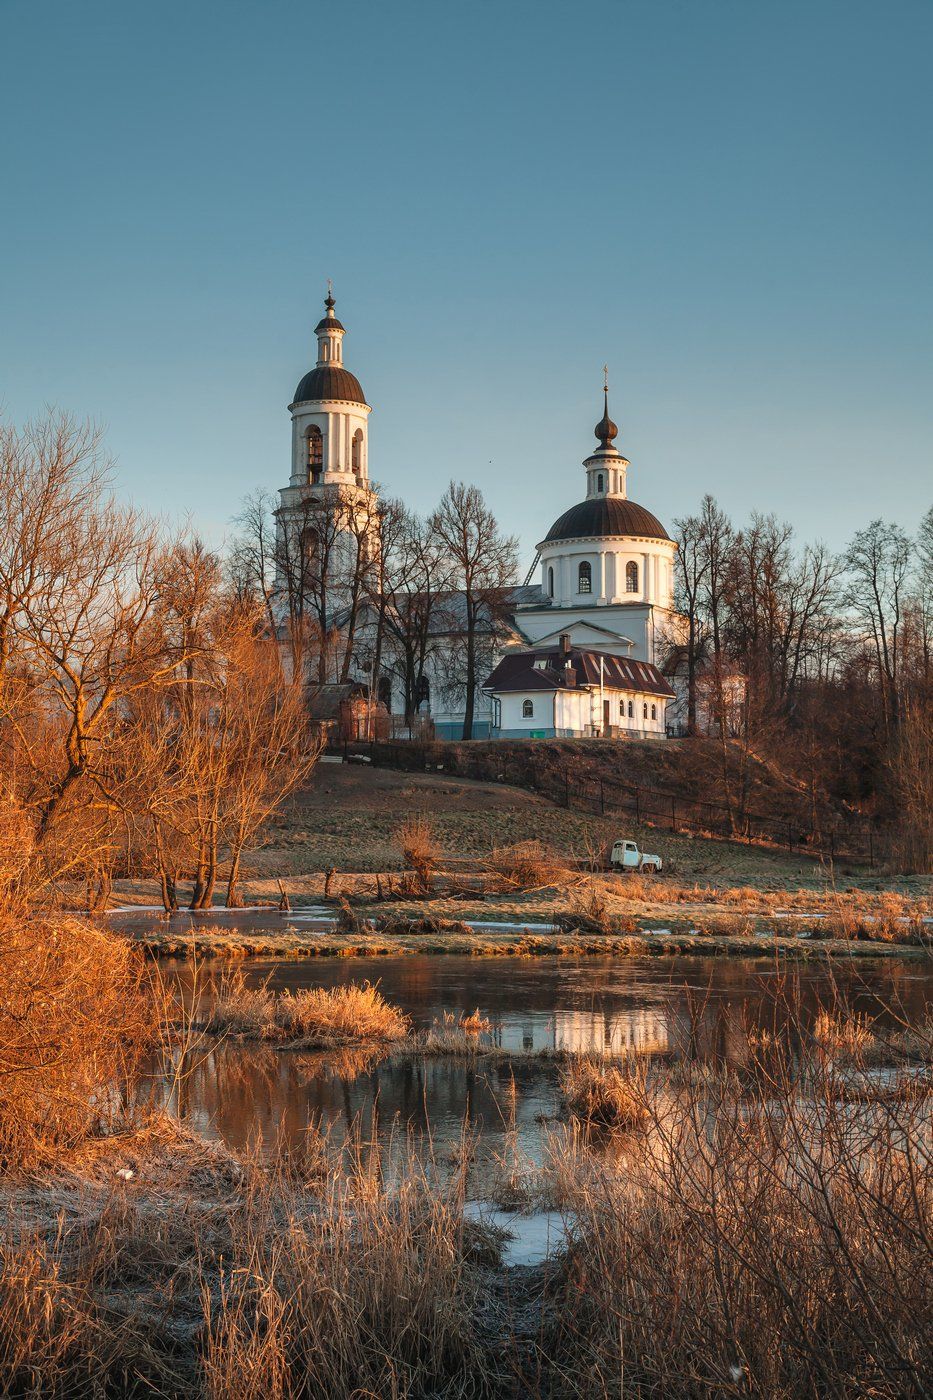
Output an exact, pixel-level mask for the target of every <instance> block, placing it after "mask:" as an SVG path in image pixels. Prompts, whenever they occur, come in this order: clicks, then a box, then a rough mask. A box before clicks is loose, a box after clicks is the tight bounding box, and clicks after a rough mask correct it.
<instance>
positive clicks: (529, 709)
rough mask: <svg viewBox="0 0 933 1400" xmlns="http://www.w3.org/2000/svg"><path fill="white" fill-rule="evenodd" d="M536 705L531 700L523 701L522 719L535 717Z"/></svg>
mask: <svg viewBox="0 0 933 1400" xmlns="http://www.w3.org/2000/svg"><path fill="white" fill-rule="evenodd" d="M534 717H535V707H534V705H533V703H532V702H531V701H530V700H523V701H522V719H534Z"/></svg>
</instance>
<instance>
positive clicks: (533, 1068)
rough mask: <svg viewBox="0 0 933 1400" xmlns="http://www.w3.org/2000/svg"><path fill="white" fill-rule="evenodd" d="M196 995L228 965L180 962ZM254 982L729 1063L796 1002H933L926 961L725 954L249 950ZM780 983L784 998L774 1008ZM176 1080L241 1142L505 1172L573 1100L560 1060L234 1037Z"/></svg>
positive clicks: (877, 1008) (597, 1047) (528, 1038)
mask: <svg viewBox="0 0 933 1400" xmlns="http://www.w3.org/2000/svg"><path fill="white" fill-rule="evenodd" d="M164 966H165V968H166V970H167V972H168V974H169V975H170V976H172V977H173V978H175V979H177V982H178V985H179V988H180V989H181V991H182V994H183V995H184V996H185V997H186V999H189V1000H190V998H191V996H192V995H193V994H197V995H201V996H204V997H209V996H210V995H211V987H212V984H213V982H214V980H215V979H216V978H217V977H218V976H220V975H222V969H221V968H218V966H217V964H216V963H211V964H209V965H208V968H207V969H206V970H204V969H202V970H201V971H200V972H199V973H198V974H196V975H195V974H194V973H193V972H192V969H191V966H190V964H188V963H181V962H179V963H177V964H171V963H166V964H165V965H164ZM242 970H243V973H244V975H245V977H246V978H247V980H248V981H249V982H251V983H259V982H263V981H266V980H268V982H269V985H270V986H271V987H272V988H274V989H276V990H284V989H289V990H292V991H295V990H298V989H300V988H303V987H313V986H317V987H333V986H335V985H338V984H341V983H344V982H348V981H363V980H366V979H369V980H370V981H372V982H376V983H378V984H379V986H380V989H381V991H382V992H383V994H384V996H386V997H387V999H388V1000H389V1001H391V1002H393V1003H395V1004H397V1005H398V1006H400V1007H401V1008H402V1009H403V1010H405V1011H406V1012H408V1014H409V1015H410V1016H411V1017H412V1020H413V1023H414V1025H415V1027H416V1028H417V1029H426V1028H429V1027H431V1026H432V1025H433V1024H434V1023H435V1022H438V1021H440V1020H442V1018H443V1016H444V1014H445V1013H451V1014H454V1015H458V1014H461V1013H466V1012H472V1011H474V1010H476V1009H478V1010H479V1011H480V1013H481V1015H482V1016H484V1017H485V1018H486V1019H487V1020H488V1021H489V1023H490V1030H489V1032H488V1035H487V1036H486V1037H485V1039H486V1040H487V1041H489V1042H491V1043H492V1044H494V1045H496V1046H499V1047H501V1048H503V1049H506V1050H516V1051H521V1050H547V1049H559V1050H570V1051H588V1052H613V1053H618V1052H635V1053H639V1054H644V1055H647V1056H665V1057H672V1056H676V1057H692V1058H698V1059H723V1060H727V1061H731V1062H733V1063H737V1062H740V1061H741V1059H742V1057H743V1056H744V1055H746V1054H747V1040H746V1033H745V1030H746V1027H747V1026H749V1025H762V1024H766V1025H768V1027H769V1028H776V1029H777V1030H778V1031H779V1032H780V1031H781V1030H782V1028H784V1025H785V1023H786V1022H787V1020H788V1019H790V1012H791V1009H792V1008H793V1009H794V1010H795V1012H796V1013H797V1014H799V1016H800V1017H801V1019H802V1020H803V1022H804V1024H806V1023H807V1021H808V1020H810V1019H812V1018H813V1017H814V1016H815V1015H816V1013H817V1011H818V1010H819V1009H820V1007H822V1006H827V1005H828V1006H837V1007H839V1008H841V1009H850V1010H855V1011H859V1012H862V1013H865V1014H867V1015H869V1016H873V1017H874V1016H877V1017H880V1018H881V1021H882V1023H884V1022H887V1023H888V1024H891V1025H893V1024H894V1023H895V1020H896V1018H897V1017H898V1016H900V1017H903V1018H904V1019H907V1020H909V1021H911V1022H916V1021H917V1020H919V1019H921V1018H922V1017H923V1016H924V1015H925V1014H926V1013H927V1012H928V1010H929V1008H930V1006H931V1004H933V970H931V968H930V965H929V964H927V963H925V962H919V961H910V962H907V961H905V962H895V961H888V960H884V959H881V958H879V959H878V960H877V961H875V960H873V959H872V960H862V959H860V960H859V961H858V962H857V963H856V962H853V963H852V964H851V965H847V964H840V963H839V962H834V963H833V964H832V965H829V964H819V963H816V962H812V963H802V964H796V963H795V964H794V965H793V966H791V967H788V965H787V964H782V963H777V962H774V961H769V960H767V959H753V958H750V959H733V958H729V959H725V958H723V959H711V958H673V959H672V958H624V959H610V958H607V959H602V958H586V959H580V960H574V959H568V958H534V959H511V958H508V959H506V958H468V957H452V956H445V957H430V956H426V957H406V958H395V959H385V958H373V959H367V958H353V959H343V958H328V959H313V960H309V961H304V960H301V961H283V960H279V961H271V960H270V961H265V960H260V959H250V960H248V961H247V962H246V963H245V964H244V965H243V969H242ZM775 989H779V990H780V991H781V992H782V995H783V1002H784V1004H783V1006H782V1005H781V1003H780V1002H779V1003H778V1007H777V1011H775V1001H774V997H773V996H772V995H770V994H769V993H771V992H773V991H774V990H775ZM180 1068H182V1069H183V1075H182V1077H181V1078H180V1080H179V1082H178V1083H177V1084H174V1085H173V1086H172V1087H171V1094H172V1098H173V1101H174V1103H175V1105H176V1106H177V1107H178V1108H180V1109H182V1110H183V1111H184V1112H186V1113H187V1114H188V1115H190V1117H191V1119H192V1121H193V1124H194V1126H195V1127H196V1128H197V1129H198V1130H199V1131H200V1132H202V1133H204V1134H205V1135H207V1136H208V1137H216V1138H220V1139H222V1140H223V1141H225V1142H227V1143H228V1144H230V1145H231V1146H232V1147H234V1148H236V1149H238V1150H241V1149H246V1148H253V1147H258V1148H259V1150H260V1151H268V1150H269V1149H270V1145H271V1144H272V1143H273V1142H275V1141H276V1139H279V1140H280V1141H285V1142H286V1143H288V1144H292V1145H298V1144H300V1142H301V1140H302V1138H303V1137H304V1135H305V1133H306V1132H307V1130H308V1128H309V1127H314V1128H322V1129H323V1130H325V1131H326V1132H328V1133H329V1134H330V1135H331V1137H332V1138H336V1139H337V1140H338V1141H340V1140H346V1139H349V1138H352V1137H353V1136H354V1135H361V1136H362V1137H363V1138H364V1139H378V1140H380V1141H382V1142H385V1141H386V1140H387V1139H394V1140H397V1141H401V1140H402V1139H404V1138H405V1137H407V1136H408V1135H412V1136H414V1137H415V1138H416V1139H417V1140H418V1141H420V1142H422V1143H425V1144H430V1147H431V1150H432V1152H433V1153H434V1154H435V1155H436V1156H437V1157H438V1158H439V1159H441V1160H442V1161H447V1162H450V1163H452V1164H453V1163H456V1162H457V1161H458V1160H460V1159H461V1158H462V1156H463V1154H464V1151H465V1150H469V1151H470V1152H471V1153H473V1152H475V1157H476V1160H477V1163H478V1170H480V1169H483V1170H492V1169H493V1168H494V1167H495V1164H496V1160H497V1158H498V1156H499V1155H500V1154H502V1153H503V1152H504V1150H505V1147H506V1144H507V1143H508V1144H517V1145H518V1147H519V1148H520V1150H521V1151H522V1152H523V1153H524V1154H526V1155H527V1159H528V1162H529V1165H530V1166H534V1164H535V1163H537V1162H540V1160H541V1155H542V1152H543V1150H544V1134H545V1132H546V1130H547V1124H548V1122H549V1120H551V1121H552V1120H553V1119H554V1117H555V1116H556V1114H557V1112H558V1108H559V1101H558V1086H557V1081H558V1067H557V1065H556V1064H555V1063H554V1062H553V1061H549V1060H547V1059H546V1058H542V1059H535V1058H522V1057H521V1056H518V1057H517V1058H515V1059H513V1060H499V1059H496V1060H485V1061H484V1060H483V1059H482V1058H479V1059H477V1060H475V1061H464V1060H458V1059H449V1058H437V1059H431V1058H414V1057H411V1056H407V1055H406V1056H398V1057H393V1056H389V1057H387V1058H385V1059H383V1060H381V1061H380V1062H378V1063H372V1062H371V1061H370V1062H367V1058H366V1056H365V1055H360V1056H358V1055H355V1054H352V1053H351V1054H348V1055H344V1056H336V1057H334V1056H330V1057H326V1056H321V1055H315V1054H307V1053H298V1052H294V1051H282V1050H276V1049H273V1048H272V1047H270V1046H266V1045H242V1044H237V1043H233V1042H226V1043H223V1044H220V1045H217V1046H209V1047H206V1048H204V1049H202V1050H200V1051H198V1052H196V1053H195V1054H193V1055H192V1056H190V1057H188V1059H187V1060H186V1061H185V1062H184V1064H183V1065H182V1066H180Z"/></svg>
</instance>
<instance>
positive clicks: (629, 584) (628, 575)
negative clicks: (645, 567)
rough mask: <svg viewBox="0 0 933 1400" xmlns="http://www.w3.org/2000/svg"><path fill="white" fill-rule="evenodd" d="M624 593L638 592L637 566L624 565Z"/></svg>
mask: <svg viewBox="0 0 933 1400" xmlns="http://www.w3.org/2000/svg"><path fill="white" fill-rule="evenodd" d="M625 591H626V593H637V592H638V565H637V564H626V566H625Z"/></svg>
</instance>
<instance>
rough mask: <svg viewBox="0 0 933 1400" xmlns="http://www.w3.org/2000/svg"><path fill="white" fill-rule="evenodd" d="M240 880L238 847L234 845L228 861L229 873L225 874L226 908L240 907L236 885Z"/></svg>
mask: <svg viewBox="0 0 933 1400" xmlns="http://www.w3.org/2000/svg"><path fill="white" fill-rule="evenodd" d="M239 882H240V848H239V846H236V847H234V850H233V855H232V858H231V861H230V874H229V875H228V876H227V908H228V909H239V908H240V894H239V890H238V888H237V887H238V885H239Z"/></svg>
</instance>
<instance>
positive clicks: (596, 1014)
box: [554, 1007, 670, 1055]
mask: <svg viewBox="0 0 933 1400" xmlns="http://www.w3.org/2000/svg"><path fill="white" fill-rule="evenodd" d="M669 1045H670V1034H669V1030H668V1017H667V1015H666V1014H665V1013H663V1012H660V1011H653V1010H651V1008H650V1007H637V1008H633V1009H632V1010H628V1011H613V1012H609V1011H596V1010H592V1011H557V1012H555V1013H554V1048H555V1050H571V1051H576V1052H581V1053H582V1052H585V1051H590V1050H594V1051H596V1050H605V1051H611V1053H612V1054H614V1055H624V1054H626V1053H628V1052H638V1053H641V1054H645V1053H652V1052H660V1051H664V1050H667V1049H668V1047H669Z"/></svg>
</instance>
